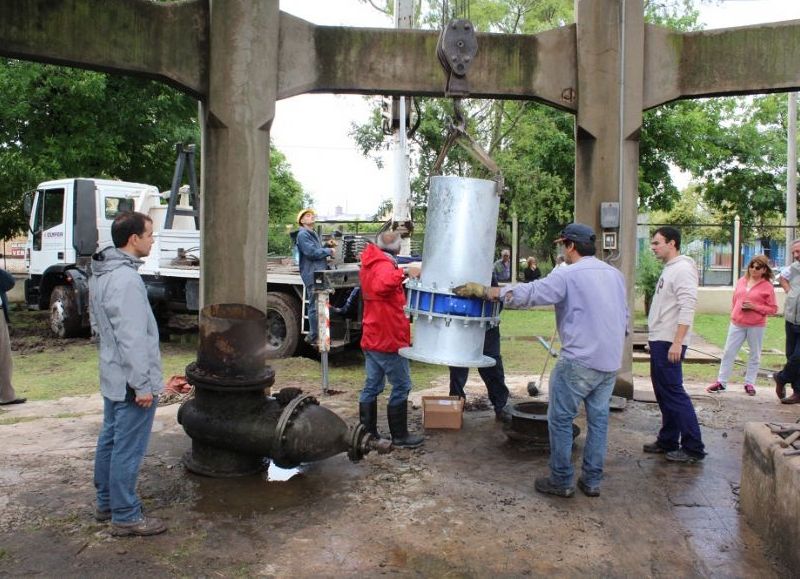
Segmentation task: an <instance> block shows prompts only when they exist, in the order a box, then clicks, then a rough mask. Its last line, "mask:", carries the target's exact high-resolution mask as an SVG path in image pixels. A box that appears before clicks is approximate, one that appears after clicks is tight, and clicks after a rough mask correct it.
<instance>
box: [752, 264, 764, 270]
mask: <svg viewBox="0 0 800 579" xmlns="http://www.w3.org/2000/svg"><path fill="white" fill-rule="evenodd" d="M750 269H764V266H763V265H762V264H760V263H751V264H750Z"/></svg>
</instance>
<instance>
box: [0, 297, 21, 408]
mask: <svg viewBox="0 0 800 579" xmlns="http://www.w3.org/2000/svg"><path fill="white" fill-rule="evenodd" d="M12 368H13V367H12V362H11V338H9V336H8V324H7V323H6V316H5V312H4V311H3V308H1V307H0V402H10V401H11V400H14V399H16V397H17V393H16V392H14V387H13V386H12V385H11V371H12Z"/></svg>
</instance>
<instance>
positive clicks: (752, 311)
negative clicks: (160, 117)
mask: <svg viewBox="0 0 800 579" xmlns="http://www.w3.org/2000/svg"><path fill="white" fill-rule="evenodd" d="M772 276H773V273H772V269H771V268H770V267H769V260H768V259H767V258H766V256H764V255H756V256H755V257H753V259H751V260H750V264H749V265H748V266H747V273H745V274H744V276H743V277H742V278H741V279H740V280H739V282H738V283H737V284H736V289H735V290H734V291H733V311H731V324H730V326H728V339H727V340H726V341H725V353H724V354H723V355H722V363H721V364H720V365H719V375H718V377H717V381H716V382H714V383H713V384H712V385H711V386H709V387H708V388H706V391H707V392H722V391H724V390H725V388H726V387H727V384H728V378H730V375H731V370H733V363H734V361H735V360H736V356H737V354H738V353H739V349H740V348H741V347H742V344H743V343H744V341H745V340H747V345H748V346H749V347H750V358H749V359H748V360H747V372H746V374H745V384H744V391H745V392H747V394H748V395H750V396H755V395H756V387H755V383H756V374H757V373H758V364H759V362H760V361H761V342H762V341H763V339H764V328H765V326H766V325H767V316H770V315H772V314H774V313H775V312H777V311H778V304H777V302H776V301H775V289H774V288H773V287H772Z"/></svg>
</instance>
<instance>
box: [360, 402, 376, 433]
mask: <svg viewBox="0 0 800 579" xmlns="http://www.w3.org/2000/svg"><path fill="white" fill-rule="evenodd" d="M358 421H359V422H360V423H361V424H363V425H364V428H366V430H367V432H369V433H370V434H371V435H372V436H374V437H375V438H381V435H380V434H379V433H378V401H377V400H373V401H372V402H359V403H358Z"/></svg>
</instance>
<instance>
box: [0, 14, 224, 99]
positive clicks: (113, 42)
mask: <svg viewBox="0 0 800 579" xmlns="http://www.w3.org/2000/svg"><path fill="white" fill-rule="evenodd" d="M208 22H209V9H208V0H187V1H185V2H174V3H161V2H152V1H150V0H104V1H103V2H98V1H97V0H0V56H6V57H10V58H20V59H24V60H33V61H38V62H47V63H52V64H63V65H67V66H75V67H81V68H89V69H92V70H99V71H102V72H114V73H122V74H129V75H134V76H143V77H147V78H153V79H156V80H160V81H163V82H166V83H167V84H170V85H172V86H174V87H176V88H178V89H179V90H182V91H184V92H187V93H189V94H191V95H193V96H195V97H196V98H200V97H201V96H202V95H205V94H207V92H208V64H207V63H208V38H209V37H208Z"/></svg>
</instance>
